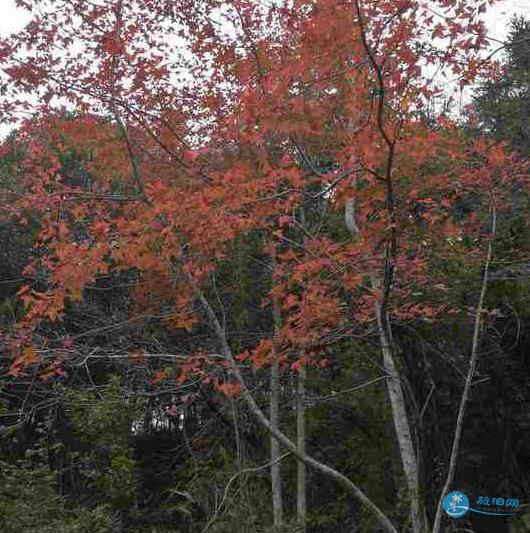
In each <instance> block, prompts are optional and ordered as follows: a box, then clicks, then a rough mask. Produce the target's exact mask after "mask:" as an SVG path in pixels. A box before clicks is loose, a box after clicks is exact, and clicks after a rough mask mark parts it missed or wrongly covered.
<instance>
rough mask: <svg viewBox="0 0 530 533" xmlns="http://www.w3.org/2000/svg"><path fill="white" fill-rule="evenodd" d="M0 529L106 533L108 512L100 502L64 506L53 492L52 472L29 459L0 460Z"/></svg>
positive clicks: (19, 532)
mask: <svg viewBox="0 0 530 533" xmlns="http://www.w3.org/2000/svg"><path fill="white" fill-rule="evenodd" d="M0 531H2V533H36V532H38V533H106V532H108V531H109V514H108V512H107V509H106V508H105V507H103V506H100V507H96V508H95V509H86V508H76V509H73V510H71V509H68V508H67V507H66V505H65V501H64V500H63V499H62V498H61V497H59V496H58V495H57V488H56V483H55V475H54V473H53V472H52V471H51V470H50V469H49V467H47V466H45V465H43V464H39V463H35V462H32V461H28V460H25V461H20V462H18V463H16V464H8V463H5V462H1V463H0Z"/></svg>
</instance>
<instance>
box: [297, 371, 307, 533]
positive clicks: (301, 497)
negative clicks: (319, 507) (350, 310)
mask: <svg viewBox="0 0 530 533" xmlns="http://www.w3.org/2000/svg"><path fill="white" fill-rule="evenodd" d="M305 378H306V368H305V366H302V367H301V368H300V372H299V373H298V391H297V392H298V394H297V396H296V446H297V448H298V452H299V453H300V455H302V456H303V455H305V440H306V435H305ZM296 489H297V492H296V511H297V517H298V523H299V525H300V528H301V529H300V531H301V533H305V532H306V530H307V527H306V518H307V517H306V514H307V502H306V466H305V463H304V462H303V461H301V460H298V470H297V477H296Z"/></svg>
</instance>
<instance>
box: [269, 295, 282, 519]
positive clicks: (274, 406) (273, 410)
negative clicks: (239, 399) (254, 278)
mask: <svg viewBox="0 0 530 533" xmlns="http://www.w3.org/2000/svg"><path fill="white" fill-rule="evenodd" d="M273 315H274V339H273V353H272V364H271V382H270V387H271V393H270V406H269V418H270V422H271V426H272V427H273V428H274V429H275V430H279V427H280V423H279V415H280V413H279V401H280V368H279V364H278V355H277V352H276V337H277V335H278V332H279V330H280V328H281V314H280V309H279V305H278V302H277V300H276V299H274V301H273ZM279 457H280V443H279V442H278V440H277V439H275V438H274V437H273V436H272V435H271V489H272V512H273V517H274V525H275V526H276V527H279V526H281V525H282V522H283V502H282V476H281V462H280V461H279Z"/></svg>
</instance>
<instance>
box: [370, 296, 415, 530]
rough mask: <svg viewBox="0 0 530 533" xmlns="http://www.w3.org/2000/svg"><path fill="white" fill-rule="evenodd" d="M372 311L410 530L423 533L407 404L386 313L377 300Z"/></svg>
mask: <svg viewBox="0 0 530 533" xmlns="http://www.w3.org/2000/svg"><path fill="white" fill-rule="evenodd" d="M376 314H377V329H378V334H379V340H380V342H381V352H382V355H383V367H384V370H385V372H386V373H387V379H386V380H385V381H386V384H387V390H388V396H389V399H390V407H391V410H392V418H393V421H394V428H395V430H396V437H397V442H398V447H399V454H400V458H401V464H402V466H403V471H404V474H405V479H406V482H407V489H408V494H409V498H410V519H411V523H412V531H414V533H425V524H424V521H423V518H422V517H423V514H422V512H421V508H422V506H421V502H420V486H419V474H418V462H417V458H416V452H415V449H414V443H413V440H412V432H411V428H410V422H409V417H408V414H407V405H406V402H405V395H404V393H403V388H402V386H401V380H400V377H399V371H398V369H397V366H396V361H395V359H394V349H393V344H392V341H391V337H390V335H389V327H388V316H384V314H383V311H382V310H381V306H380V304H379V302H377V303H376Z"/></svg>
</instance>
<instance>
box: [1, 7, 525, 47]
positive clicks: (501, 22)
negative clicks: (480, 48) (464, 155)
mask: <svg viewBox="0 0 530 533" xmlns="http://www.w3.org/2000/svg"><path fill="white" fill-rule="evenodd" d="M514 14H523V15H524V14H526V15H527V16H528V17H529V18H530V0H502V1H501V2H499V3H498V4H497V5H496V6H495V7H494V8H492V9H491V10H490V11H489V12H488V13H487V24H488V30H489V33H490V35H491V36H492V37H495V38H497V39H503V38H504V37H505V36H506V29H507V21H508V20H509V19H510V17H511V16H512V15H514ZM24 19H25V17H24V16H23V13H21V12H20V10H18V9H17V8H16V7H15V0H0V35H5V34H6V33H8V32H12V31H16V30H17V29H18V28H20V27H21V26H22V25H23V24H24Z"/></svg>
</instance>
